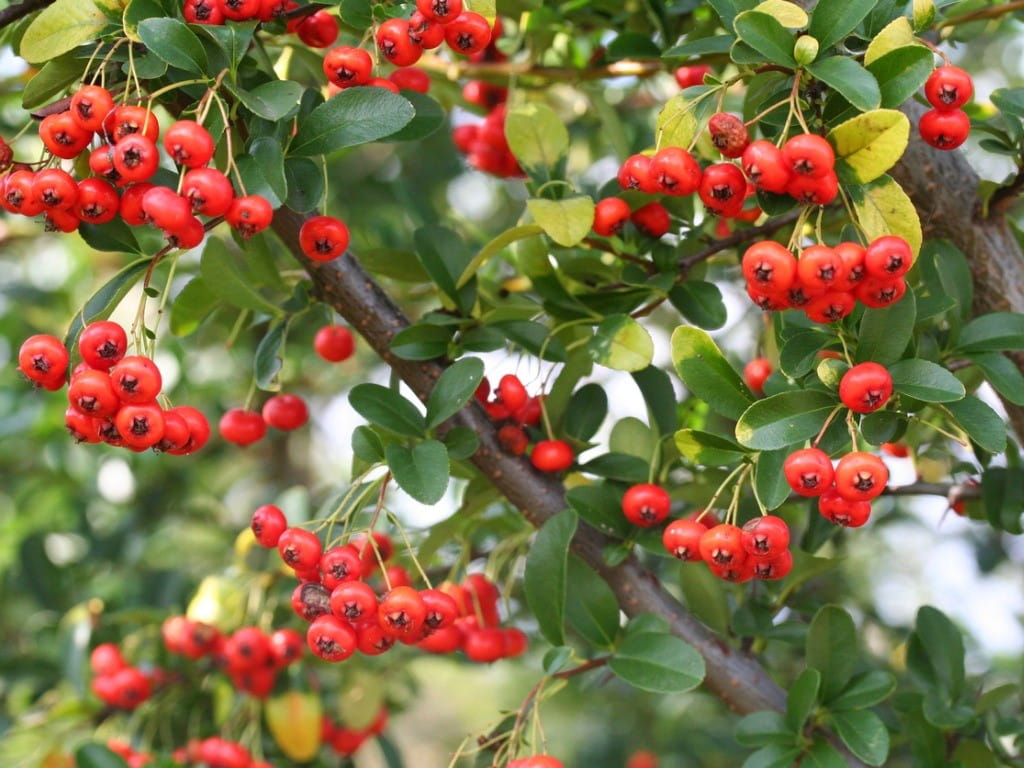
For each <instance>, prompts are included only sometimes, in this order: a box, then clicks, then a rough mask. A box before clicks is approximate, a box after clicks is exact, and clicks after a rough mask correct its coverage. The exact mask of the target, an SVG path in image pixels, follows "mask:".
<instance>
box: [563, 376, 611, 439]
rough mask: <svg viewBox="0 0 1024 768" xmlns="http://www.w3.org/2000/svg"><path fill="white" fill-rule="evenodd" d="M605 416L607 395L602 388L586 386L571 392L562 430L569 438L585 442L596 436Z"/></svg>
mask: <svg viewBox="0 0 1024 768" xmlns="http://www.w3.org/2000/svg"><path fill="white" fill-rule="evenodd" d="M607 415H608V395H607V394H606V393H605V390H604V387H602V386H601V385H600V384H586V385H584V386H582V387H580V388H579V389H578V390H576V391H575V392H573V394H572V397H571V398H570V399H569V407H568V408H566V409H565V420H564V422H563V424H562V428H563V429H564V431H565V433H566V434H567V435H569V436H570V437H573V438H575V439H577V440H580V441H581V442H586V441H588V440H589V439H590V438H592V437H593V436H594V435H595V434H597V430H598V429H600V428H601V423H602V422H603V421H604V419H605V416H607Z"/></svg>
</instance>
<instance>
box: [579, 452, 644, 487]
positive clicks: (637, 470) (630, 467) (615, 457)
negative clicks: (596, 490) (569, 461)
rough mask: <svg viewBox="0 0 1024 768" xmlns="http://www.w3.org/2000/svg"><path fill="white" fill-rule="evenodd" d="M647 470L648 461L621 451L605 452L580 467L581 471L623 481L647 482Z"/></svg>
mask: <svg viewBox="0 0 1024 768" xmlns="http://www.w3.org/2000/svg"><path fill="white" fill-rule="evenodd" d="M649 470H650V462H649V461H646V460H644V459H641V458H639V457H637V456H630V455H626V454H623V453H606V454H604V455H603V456H598V457H597V458H596V459H591V460H590V461H588V462H587V463H586V464H584V465H582V466H581V467H580V471H581V472H586V473H587V474H590V475H597V476H598V477H607V478H610V479H612V480H621V481H622V482H624V483H645V482H647V476H648V474H649Z"/></svg>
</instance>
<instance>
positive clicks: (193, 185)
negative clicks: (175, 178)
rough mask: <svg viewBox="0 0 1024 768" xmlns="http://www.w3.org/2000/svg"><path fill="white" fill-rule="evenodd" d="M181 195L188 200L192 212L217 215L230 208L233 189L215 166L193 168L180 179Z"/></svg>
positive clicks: (221, 214) (233, 194) (232, 199)
mask: <svg viewBox="0 0 1024 768" xmlns="http://www.w3.org/2000/svg"><path fill="white" fill-rule="evenodd" d="M181 195H182V197H184V198H185V199H186V200H188V201H189V205H190V206H191V208H192V212H193V213H201V214H202V215H203V216H211V217H217V216H223V215H224V214H226V213H227V212H228V210H229V209H230V208H231V203H232V202H233V201H234V199H235V190H234V188H233V187H232V186H231V182H230V181H229V180H228V177H227V176H225V175H224V174H223V173H222V172H220V171H218V170H217V169H216V168H193V169H192V170H190V171H188V172H187V173H186V174H185V176H184V178H183V179H182V182H181Z"/></svg>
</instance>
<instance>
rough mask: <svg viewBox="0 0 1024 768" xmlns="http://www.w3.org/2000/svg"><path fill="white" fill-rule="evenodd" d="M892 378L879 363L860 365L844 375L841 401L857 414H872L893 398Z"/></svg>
mask: <svg viewBox="0 0 1024 768" xmlns="http://www.w3.org/2000/svg"><path fill="white" fill-rule="evenodd" d="M892 387H893V385H892V376H891V375H890V374H889V371H887V370H886V369H885V368H884V367H883V366H881V365H879V364H878V363H860V364H858V365H855V366H853V367H852V368H851V369H850V370H848V371H847V372H846V373H844V374H843V378H842V379H840V381H839V399H840V400H842V401H843V405H845V406H846V407H847V408H849V409H850V410H851V411H854V412H855V413H871V412H872V411H877V410H878V409H879V408H882V407H883V406H884V405H885V404H886V403H887V402H888V401H889V398H890V397H892Z"/></svg>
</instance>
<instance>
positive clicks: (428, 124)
mask: <svg viewBox="0 0 1024 768" xmlns="http://www.w3.org/2000/svg"><path fill="white" fill-rule="evenodd" d="M402 97H403V98H404V99H406V101H408V102H409V103H410V104H412V107H413V109H415V110H416V114H415V115H413V118H412V120H410V121H409V122H408V123H407V124H406V126H405V127H404V128H402V129H401V130H399V131H396V132H395V133H392V134H390V135H389V136H387V138H386V139H385V140H386V141H419V140H420V139H425V138H427V136H430V135H431V134H434V133H436V132H437V131H438V130H439V129H440V128H441V126H442V125H444V123H445V120H446V119H447V117H448V116H447V114H446V113H445V111H444V109H443V108H442V107H441V105H440V104H438V102H437V100H436V99H433V98H431V97H430V96H427V95H426V94H425V93H418V92H416V91H410V90H407V89H403V90H402Z"/></svg>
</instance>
